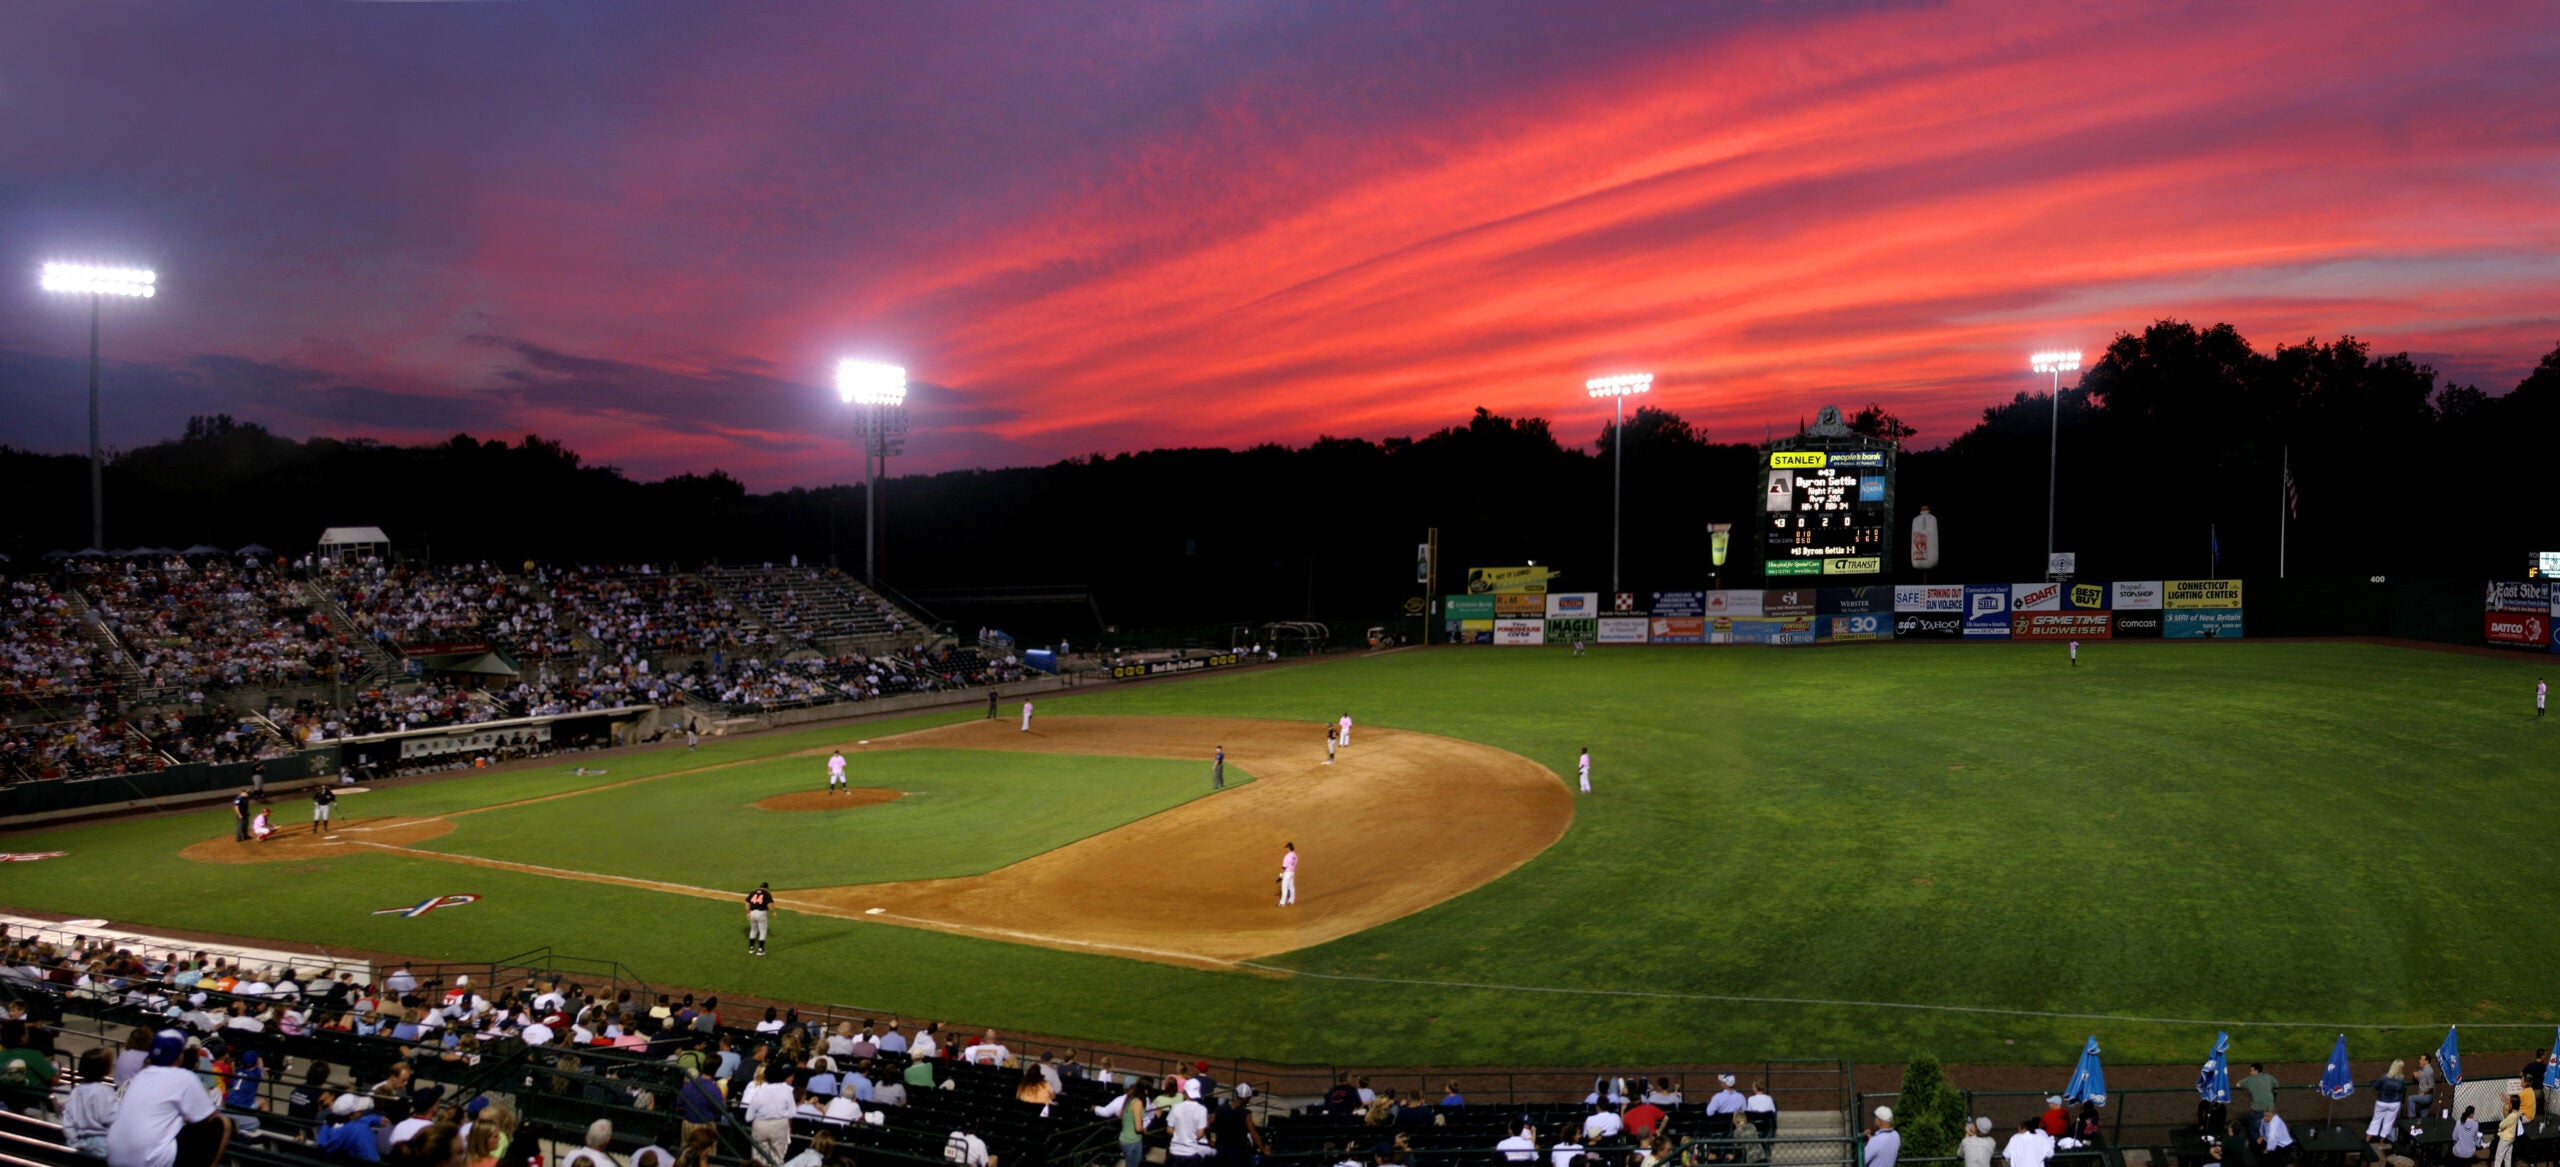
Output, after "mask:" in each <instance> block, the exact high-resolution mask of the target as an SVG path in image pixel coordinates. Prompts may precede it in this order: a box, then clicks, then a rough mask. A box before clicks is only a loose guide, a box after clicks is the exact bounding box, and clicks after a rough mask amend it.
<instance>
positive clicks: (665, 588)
mask: <svg viewBox="0 0 2560 1167" xmlns="http://www.w3.org/2000/svg"><path fill="white" fill-rule="evenodd" d="M535 574H536V578H537V579H538V580H540V581H541V582H542V583H543V584H544V585H545V586H546V587H548V588H549V590H550V592H551V595H552V598H553V599H554V600H555V601H556V602H557V603H558V605H559V609H560V612H561V614H562V615H563V617H565V618H566V619H567V620H568V622H569V623H570V624H571V625H572V626H573V627H574V628H576V629H577V630H579V631H582V632H584V633H585V634H586V636H587V638H588V639H589V640H592V641H594V642H595V643H596V645H598V646H599V647H601V648H603V649H605V650H606V651H608V652H611V653H614V654H617V655H619V654H623V653H638V654H640V655H643V656H651V657H657V656H666V655H671V654H672V655H708V654H710V653H713V652H727V653H735V652H739V651H741V650H753V649H758V648H777V647H778V646H780V645H781V644H782V643H783V640H782V638H781V636H780V635H779V634H777V633H775V632H774V631H773V630H772V629H770V628H765V627H760V626H757V625H754V624H751V623H749V622H748V621H747V620H746V619H744V618H743V617H742V616H741V615H740V613H739V612H738V611H737V609H736V607H735V606H734V605H732V604H731V603H730V602H729V601H728V600H726V599H723V598H722V597H721V596H720V595H719V593H717V592H715V591H713V590H712V588H711V585H710V584H709V583H706V582H704V581H703V580H702V579H701V578H700V577H698V576H690V575H673V574H667V573H662V572H658V571H656V570H654V569H652V568H648V567H642V568H640V569H638V570H631V569H626V568H619V567H610V568H595V567H578V568H560V569H540V570H538V571H537V572H536V573H535Z"/></svg>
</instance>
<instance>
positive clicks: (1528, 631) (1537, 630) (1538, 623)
mask: <svg viewBox="0 0 2560 1167" xmlns="http://www.w3.org/2000/svg"><path fill="white" fill-rule="evenodd" d="M1493 642H1494V643H1495V644H1545V643H1546V642H1547V622H1546V621H1545V620H1543V619H1538V620H1496V621H1494V622H1493Z"/></svg>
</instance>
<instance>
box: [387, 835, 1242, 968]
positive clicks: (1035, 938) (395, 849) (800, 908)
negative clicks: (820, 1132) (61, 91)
mask: <svg viewBox="0 0 2560 1167" xmlns="http://www.w3.org/2000/svg"><path fill="white" fill-rule="evenodd" d="M344 843H345V844H349V845H353V846H357V847H371V848H373V849H374V850H376V851H389V852H391V853H393V854H395V855H411V856H415V857H417V858H420V859H441V860H444V861H445V862H448V863H463V864H468V865H470V866H473V867H491V868H496V869H497V870H500V871H514V872H519V873H523V874H527V875H554V876H559V877H560V878H563V879H577V880H585V881H587V882H589V883H609V884H614V885H616V886H620V887H631V888H638V889H640V890H643V891H663V892H671V893H674V894H676V895H688V896H695V897H698V898H701V899H718V900H726V899H735V898H737V897H739V896H740V895H741V894H743V893H740V892H733V891H722V890H720V889H719V888H716V887H697V886H695V885H693V884H690V883H668V882H666V881H665V880H658V879H639V878H635V877H633V876H628V875H605V874H601V873H599V872H593V871H572V870H570V869H569V868H566V867H546V866H544V865H542V864H539V863H518V862H515V861H513V860H509V859H486V858H482V857H481V856H478V855H464V854H460V853H457V852H452V851H422V850H419V849H418V848H415V847H403V846H400V845H399V844H397V843H375V842H370V841H368V840H364V839H349V840H344ZM774 906H775V907H779V908H789V909H791V910H792V911H795V912H801V913H805V914H807V915H812V916H828V917H832V918H834V919H839V920H852V921H854V922H856V923H870V924H878V923H888V922H892V921H894V922H898V923H905V924H915V925H919V926H922V927H926V928H932V929H938V930H944V931H951V932H967V933H976V934H982V935H987V936H1001V937H1004V938H1006V939H1008V940H1028V941H1031V942H1034V943H1038V944H1052V945H1071V946H1073V947H1077V948H1090V949H1094V950H1097V951H1103V952H1132V953H1137V954H1139V955H1142V956H1152V957H1156V958H1159V959H1164V960H1183V961H1190V962H1192V963H1195V964H1206V965H1214V966H1216V967H1219V968H1235V967H1238V966H1239V965H1240V964H1241V963H1243V962H1239V961H1232V960H1221V959H1219V958H1217V957H1214V956H1204V955H1201V954H1200V953H1196V952H1175V951H1172V950H1170V949H1163V948H1145V947H1141V946H1139V945H1135V944H1106V943H1103V942H1102V941H1099V940H1078V939H1076V938H1074V937H1072V936H1049V935H1044V934H1042V933H1038V932H1022V931H1017V930H1014V929H1011V928H987V927H981V926H979V925H975V924H955V923H950V922H947V921H943V920H928V919H925V918H923V917H921V916H902V915H899V914H897V913H895V912H886V911H883V912H872V911H870V910H868V909H854V908H840V907H837V906H835V905H833V904H822V903H813V902H811V901H808V900H800V899H785V898H782V897H779V896H777V897H775V899H774ZM1256 967H1259V966H1256ZM1273 971H1278V972H1287V971H1288V970H1286V969H1278V970H1273Z"/></svg>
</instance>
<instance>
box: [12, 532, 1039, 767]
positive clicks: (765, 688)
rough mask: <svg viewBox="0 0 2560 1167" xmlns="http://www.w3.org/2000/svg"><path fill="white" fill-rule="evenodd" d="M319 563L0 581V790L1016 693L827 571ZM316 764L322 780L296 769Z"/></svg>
mask: <svg viewBox="0 0 2560 1167" xmlns="http://www.w3.org/2000/svg"><path fill="white" fill-rule="evenodd" d="M332 550H335V551H338V552H340V554H338V555H335V556H331V555H313V556H304V557H301V558H299V559H286V558H282V557H278V556H275V555H274V554H273V553H272V552H266V551H265V549H263V548H261V549H259V551H260V552H261V554H259V555H254V556H253V555H241V556H233V555H229V554H226V553H223V552H221V551H219V550H217V549H214V548H202V547H200V548H192V549H190V552H191V553H186V554H182V553H177V552H168V553H165V554H164V553H160V552H157V551H147V552H137V553H130V554H126V555H122V556H88V557H63V558H61V559H59V560H58V561H56V562H54V563H52V564H48V565H47V566H46V567H44V568H43V569H41V570H30V571H25V572H22V573H20V574H16V575H11V576H0V580H5V589H6V590H5V596H6V603H5V607H0V718H5V719H6V720H5V721H0V781H6V782H19V781H28V780H37V779H45V778H66V779H73V778H93V777H121V776H131V775H137V774H145V773H156V772H161V771H166V770H169V769H170V768H172V767H182V766H187V765H190V764H197V763H201V764H205V765H225V764H234V763H245V762H247V761H252V760H256V759H260V758H275V757H281V756H285V755H289V754H292V753H293V752H295V751H296V750H308V749H316V748H319V747H323V746H326V745H328V744H329V743H333V742H340V741H345V740H348V739H351V738H358V737H363V736H367V735H388V734H400V733H406V732H417V731H425V730H432V729H436V728H439V727H453V726H471V725H480V724H485V723H488V722H492V721H497V720H500V719H508V718H516V719H542V718H552V717H561V716H569V715H574V714H579V713H594V712H600V711H606V710H633V709H649V710H663V711H665V713H666V715H667V716H669V717H674V718H683V719H690V718H694V717H697V716H707V717H709V718H711V719H713V720H715V721H718V720H727V719H736V718H742V717H743V718H752V717H760V716H770V715H773V714H775V713H778V712H782V711H788V710H808V709H816V708H819V707H824V706H831V705H836V704H840V703H847V702H857V701H871V700H879V699H882V698H886V697H893V696H905V695H912V694H921V693H944V692H949V691H951V690H955V689H962V688H968V687H972V686H978V685H986V684H995V683H1001V682H1003V681H1006V680H1011V679H1017V678H1019V677H1020V676H1021V675H1022V671H1021V668H1020V666H1019V663H1018V662H1013V661H1007V660H1001V659H988V658H982V657H980V656H978V655H977V653H976V651H975V650H974V649H966V648H955V647H952V646H950V645H948V644H946V643H942V640H943V638H941V637H939V636H938V635H937V634H935V633H933V632H931V631H930V624H929V622H928V621H927V620H926V619H925V618H923V617H920V616H919V615H917V614H916V613H915V612H913V611H911V610H909V609H907V608H904V607H901V606H899V605H898V604H896V603H893V602H891V601H890V600H888V599H887V598H885V597H884V596H882V595H881V594H880V593H878V592H876V591H873V590H870V589H867V588H864V587H862V586H861V585H859V584H857V583H855V582H854V581H852V580H851V579H850V578H848V577H846V576H845V575H844V574H843V573H841V572H836V571H832V570H817V569H804V568H798V567H775V566H772V565H766V566H761V567H735V568H730V567H712V568H708V569H705V570H704V571H702V572H699V573H688V572H683V571H674V570H666V569H662V568H660V567H659V566H657V565H650V564H635V565H543V564H533V563H528V564H525V565H524V568H523V570H521V571H517V572H510V571H508V570H506V569H504V568H502V567H500V566H498V565H495V564H491V563H487V562H476V563H463V564H450V565H444V566H427V565H420V564H410V563H401V562H395V561H392V560H389V559H385V558H381V557H379V556H376V555H373V554H370V553H368V552H369V551H370V549H369V548H357V549H354V550H353V551H350V550H349V549H347V548H332ZM546 740H547V739H546ZM324 763H325V764H327V765H328V766H330V767H332V768H334V766H335V765H337V764H338V760H336V759H323V760H319V761H314V762H313V763H312V767H313V772H315V773H316V772H318V771H319V768H320V767H321V766H322V765H323V764H324ZM220 784H221V783H216V782H212V781H198V782H194V783H193V784H192V786H191V788H192V789H197V790H205V789H211V788H213V787H214V786H216V785H220Z"/></svg>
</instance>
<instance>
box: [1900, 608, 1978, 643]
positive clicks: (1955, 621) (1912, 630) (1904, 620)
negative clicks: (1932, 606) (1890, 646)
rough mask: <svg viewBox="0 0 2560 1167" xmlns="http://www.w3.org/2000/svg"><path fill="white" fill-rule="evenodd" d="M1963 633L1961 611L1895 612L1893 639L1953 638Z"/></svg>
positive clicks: (1962, 615)
mask: <svg viewBox="0 0 2560 1167" xmlns="http://www.w3.org/2000/svg"><path fill="white" fill-rule="evenodd" d="M1963 635H1964V613H1962V612H1896V613H1894V617H1893V638H1894V639H1895V640H1954V639H1956V638H1957V637H1960V636H1963Z"/></svg>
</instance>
